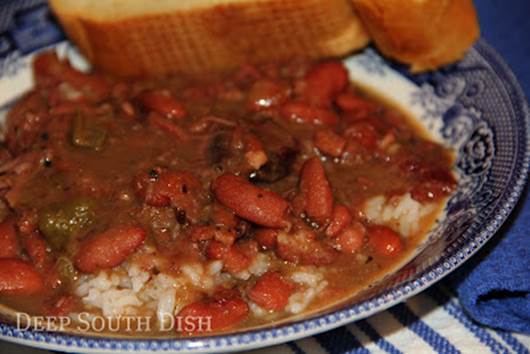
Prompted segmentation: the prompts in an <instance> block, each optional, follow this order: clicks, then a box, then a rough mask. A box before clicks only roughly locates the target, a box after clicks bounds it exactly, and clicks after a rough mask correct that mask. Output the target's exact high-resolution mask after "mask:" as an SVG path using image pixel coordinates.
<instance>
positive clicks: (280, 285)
mask: <svg viewBox="0 0 530 354" xmlns="http://www.w3.org/2000/svg"><path fill="white" fill-rule="evenodd" d="M293 291H294V285H293V284H292V283H290V282H288V281H286V280H284V279H283V278H282V276H281V275H280V273H278V272H267V273H265V274H263V275H262V276H261V277H260V278H259V279H258V281H257V282H256V284H255V285H254V286H253V287H252V288H251V289H250V290H249V291H248V292H247V295H248V297H249V298H250V300H252V301H254V302H255V303H256V304H258V305H259V306H261V307H263V308H264V309H266V310H272V311H281V310H283V309H284V308H285V306H286V305H287V303H288V301H289V296H291V294H292V293H293Z"/></svg>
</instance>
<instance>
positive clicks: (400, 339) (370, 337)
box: [251, 284, 530, 354]
mask: <svg viewBox="0 0 530 354" xmlns="http://www.w3.org/2000/svg"><path fill="white" fill-rule="evenodd" d="M251 353H252V354H276V353H293V354H305V353H308V354H309V353H311V354H343V353H360V354H364V353H390V354H394V353H530V336H528V335H524V334H519V333H510V332H505V331H501V330H493V329H490V328H488V327H484V326H481V325H479V324H477V323H476V322H474V321H473V320H472V319H471V318H470V317H469V316H468V315H467V314H466V313H465V312H464V310H463V309H462V306H461V305H460V303H459V301H458V299H457V298H456V297H455V295H454V293H453V292H452V291H451V290H449V288H448V287H447V286H445V285H444V284H442V285H438V286H435V287H433V288H431V289H429V290H427V291H425V292H423V293H421V294H419V295H416V296H415V297H413V298H411V299H409V300H408V301H406V302H405V303H402V304H399V305H396V306H394V307H392V308H390V309H388V310H387V311H384V312H382V313H379V314H377V315H374V316H372V317H369V318H367V319H364V320H361V321H358V322H355V323H352V324H350V325H347V326H344V327H340V328H337V329H335V330H332V331H329V332H326V333H322V334H318V335H316V336H313V337H309V338H305V339H302V340H298V341H295V342H290V343H286V344H283V345H279V346H275V347H271V348H265V349H260V350H255V351H252V352H251Z"/></svg>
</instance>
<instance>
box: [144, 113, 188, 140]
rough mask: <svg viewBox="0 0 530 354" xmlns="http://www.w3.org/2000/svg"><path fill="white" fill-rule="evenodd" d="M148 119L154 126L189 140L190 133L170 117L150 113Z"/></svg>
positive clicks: (181, 138) (176, 136)
mask: <svg viewBox="0 0 530 354" xmlns="http://www.w3.org/2000/svg"><path fill="white" fill-rule="evenodd" d="M147 121H148V122H149V124H151V125H152V126H154V127H157V128H158V129H160V130H162V131H164V132H166V133H167V134H169V135H172V136H174V137H175V138H177V139H178V140H181V141H186V140H188V138H189V137H188V134H187V133H186V132H185V131H184V130H183V129H182V128H181V127H179V126H178V125H176V124H175V123H174V122H172V121H170V120H169V119H167V118H165V117H162V116H161V115H160V114H158V113H150V114H149V115H148V116H147Z"/></svg>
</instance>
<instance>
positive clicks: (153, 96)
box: [138, 90, 188, 120]
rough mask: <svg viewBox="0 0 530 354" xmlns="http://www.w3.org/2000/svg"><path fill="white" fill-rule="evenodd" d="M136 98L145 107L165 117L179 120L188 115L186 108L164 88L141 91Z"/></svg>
mask: <svg viewBox="0 0 530 354" xmlns="http://www.w3.org/2000/svg"><path fill="white" fill-rule="evenodd" d="M138 100H139V101H140V103H141V104H142V105H143V106H144V107H145V108H147V109H149V110H151V111H153V112H156V113H158V114H161V115H163V116H164V117H166V118H170V119H174V120H180V119H183V118H186V116H187V115H188V113H187V112H186V108H184V106H183V105H182V104H181V103H180V102H178V101H177V100H176V99H175V98H174V97H172V96H171V93H170V92H169V91H166V90H154V91H147V92H143V93H142V94H140V96H138Z"/></svg>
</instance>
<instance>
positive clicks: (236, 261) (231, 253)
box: [206, 241, 252, 273]
mask: <svg viewBox="0 0 530 354" xmlns="http://www.w3.org/2000/svg"><path fill="white" fill-rule="evenodd" d="M206 254H207V255H208V258H210V259H220V260H222V261H223V263H224V269H226V270H227V271H228V272H230V273H239V272H241V271H243V270H245V269H247V268H248V266H249V265H250V263H251V261H252V259H251V258H250V257H248V256H247V255H246V254H245V253H244V252H243V250H242V249H241V247H238V245H232V246H229V245H226V244H223V243H221V242H219V241H211V242H210V243H209V244H208V247H207V248H206Z"/></svg>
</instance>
